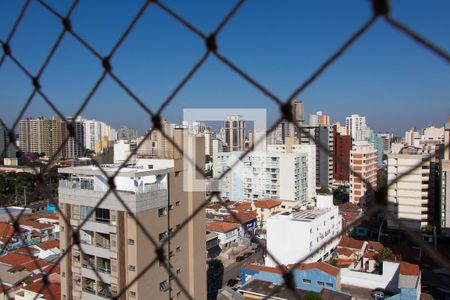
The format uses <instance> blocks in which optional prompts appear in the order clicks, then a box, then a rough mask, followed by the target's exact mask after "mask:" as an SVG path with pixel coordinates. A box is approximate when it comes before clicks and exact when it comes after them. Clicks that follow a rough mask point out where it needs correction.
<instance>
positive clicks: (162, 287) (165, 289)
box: [159, 280, 169, 292]
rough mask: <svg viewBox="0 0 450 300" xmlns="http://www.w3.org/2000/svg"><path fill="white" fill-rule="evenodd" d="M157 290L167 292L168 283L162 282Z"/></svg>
mask: <svg viewBox="0 0 450 300" xmlns="http://www.w3.org/2000/svg"><path fill="white" fill-rule="evenodd" d="M159 290H160V291H161V292H166V291H168V290H169V281H167V280H164V281H163V282H160V283H159Z"/></svg>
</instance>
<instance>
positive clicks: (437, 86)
mask: <svg viewBox="0 0 450 300" xmlns="http://www.w3.org/2000/svg"><path fill="white" fill-rule="evenodd" d="M199 4H201V5H200V7H201V8H202V9H200V10H194V9H192V8H191V7H189V6H188V5H186V4H183V3H177V2H174V1H170V2H168V3H167V5H168V6H169V7H171V8H172V9H173V10H174V11H176V12H178V13H180V14H181V15H183V16H184V17H185V18H186V19H187V20H189V21H190V22H192V23H193V24H194V25H196V26H198V27H199V28H200V29H201V30H203V31H204V32H206V33H208V32H210V31H212V30H213V28H214V27H215V26H217V24H218V22H219V20H220V18H222V17H223V15H225V14H226V13H227V12H228V10H229V9H230V8H231V6H232V3H223V2H215V3H208V2H205V3H204V2H201V3H200V2H199ZM271 4H272V2H268V1H263V2H258V6H256V4H255V3H253V2H248V3H245V4H244V6H243V8H242V10H240V11H239V13H238V14H237V15H236V16H235V17H234V18H233V20H232V21H231V22H230V23H229V24H228V25H227V26H226V27H225V28H224V31H223V33H221V35H220V36H219V39H218V42H219V49H220V51H221V52H223V54H224V55H225V56H226V57H227V58H229V59H230V60H231V61H232V62H233V63H235V64H236V65H238V66H239V67H241V68H242V69H243V70H244V71H246V72H248V73H249V74H250V75H251V76H252V77H254V78H255V79H256V80H257V81H259V82H260V83H261V84H263V85H265V86H266V87H267V88H268V89H269V90H271V91H273V92H274V93H275V94H276V95H277V96H279V97H280V98H281V99H285V98H286V97H287V96H288V95H290V93H291V92H292V91H293V90H294V89H295V88H296V87H297V86H298V85H299V84H300V83H301V82H302V81H303V80H304V79H306V78H307V77H308V76H309V75H310V74H311V73H312V71H313V70H314V69H315V68H317V66H318V65H320V64H321V63H322V62H323V60H324V59H325V58H326V57H327V56H328V55H329V54H331V53H332V52H333V51H335V50H336V49H337V48H338V46H339V45H340V44H341V43H342V42H343V41H345V40H346V39H347V38H348V37H349V36H350V35H351V34H352V33H353V32H354V31H355V30H356V29H357V28H358V26H360V25H361V24H362V23H363V22H364V21H365V20H367V19H368V18H369V16H370V13H371V6H370V3H365V2H361V1H354V2H350V3H348V4H346V5H342V4H334V3H327V6H328V7H329V9H327V10H321V8H322V7H323V4H321V3H309V4H299V3H287V4H284V5H283V6H281V5H271ZM20 5H21V3H19V2H17V3H12V4H10V5H7V7H5V8H4V9H1V10H0V11H1V12H0V16H1V18H0V20H1V21H0V22H1V23H0V25H1V26H0V36H1V37H2V38H3V37H4V36H5V35H6V33H7V31H8V30H9V29H10V27H11V25H12V22H13V18H12V17H13V16H14V15H15V14H16V13H17V10H18V9H19V8H20ZM52 5H53V6H55V7H56V9H58V11H59V12H61V13H64V12H65V11H66V9H67V6H68V5H69V3H68V2H64V3H63V2H55V3H52ZM105 5H106V4H105V3H99V2H96V3H88V2H85V3H83V2H82V3H81V4H80V5H79V7H77V9H76V10H75V11H74V15H73V16H72V18H71V19H72V23H73V27H74V30H75V31H76V32H77V33H79V35H80V36H82V37H83V38H85V39H86V40H87V41H88V42H89V43H92V45H93V46H94V47H95V48H97V49H98V51H100V52H101V53H102V54H104V53H107V51H109V49H110V48H111V46H112V45H113V44H114V43H115V42H116V41H117V39H118V38H119V36H120V33H121V32H123V31H124V29H125V28H126V24H127V23H128V22H129V21H130V20H131V18H132V17H133V16H134V14H135V13H136V12H137V10H138V8H139V5H140V3H137V2H136V3H132V4H128V5H126V6H121V4H120V3H108V4H107V5H108V14H104V15H99V14H97V13H96V12H97V11H99V10H101V9H103V8H104V6H105ZM391 6H392V14H393V15H394V16H396V17H398V18H399V19H401V20H402V21H404V22H405V23H406V24H407V25H408V26H411V27H412V28H413V29H416V30H417V31H418V32H420V33H421V34H423V35H424V36H427V37H428V38H429V39H430V40H431V41H432V42H435V43H436V44H438V45H439V46H440V47H442V48H443V49H448V48H449V47H450V42H449V41H448V39H447V38H446V35H445V31H444V30H443V28H448V27H449V26H450V21H449V20H448V18H446V16H445V11H448V8H449V6H450V4H449V3H448V2H446V1H441V2H436V3H434V5H433V6H427V5H426V3H423V2H419V1H411V2H408V5H405V4H403V3H401V2H393V3H392V5H391ZM196 7H198V6H196ZM266 8H267V9H266ZM268 8H270V9H268ZM424 10H426V11H427V14H423V13H422V12H423V11H424ZM308 11H313V12H314V13H312V14H310V13H305V12H308ZM316 12H317V14H316ZM204 14H207V15H208V16H209V17H208V18H203V17H202V16H203V15H204ZM80 16H83V19H80ZM119 16H120V18H119ZM249 16H251V17H252V18H251V20H252V21H251V22H249V19H248V17H249ZM281 16H283V18H281ZM343 16H344V17H343ZM275 20H276V22H275ZM332 23H333V24H336V26H330V25H329V24H332ZM32 24H33V26H31V25H32ZM161 24H162V25H163V26H161ZM156 25H157V26H156ZM312 27H314V30H312V29H311V28H312ZM154 28H157V29H158V28H161V30H155V29H154ZM59 31H60V25H59V24H58V23H57V21H56V20H55V19H54V17H53V16H51V15H49V14H48V13H47V12H46V11H45V10H44V9H42V8H41V7H39V5H36V4H35V3H33V2H32V3H31V4H30V10H29V11H28V12H27V14H26V15H25V17H24V20H23V26H20V27H19V28H18V31H17V34H16V35H15V36H14V38H13V39H12V41H11V48H12V51H13V53H14V54H15V55H16V56H17V57H18V59H20V60H21V61H22V62H23V63H24V65H25V66H26V67H28V68H29V69H30V70H31V71H32V72H35V71H36V70H37V69H38V68H39V67H40V64H41V62H42V61H43V59H44V58H45V53H47V52H48V50H49V48H50V47H51V45H52V43H53V42H54V40H55V39H56V37H57V34H58V33H59ZM113 33H114V34H113ZM263 33H264V34H263ZM249 36H251V38H250V39H249V38H248V37H249ZM297 36H298V39H296V38H295V37H297ZM268 38H270V40H271V43H268ZM30 42H31V43H33V44H34V45H35V47H34V49H33V52H30V51H28V45H29V44H30ZM155 44H156V45H157V46H156V47H154V46H153V45H155ZM180 45H186V46H183V51H182V52H180V51H178V49H179V46H180ZM138 46H139V47H138ZM287 46H288V47H287ZM162 49H166V50H165V51H161V50H162ZM203 52H204V45H203V43H202V41H201V40H199V39H198V38H197V37H196V36H195V35H193V34H192V33H190V32H188V31H187V30H185V29H184V28H182V27H179V25H178V24H177V23H176V22H174V21H173V20H171V19H170V18H169V17H168V16H167V15H165V14H164V13H163V12H162V11H161V10H160V9H159V8H156V7H150V9H149V10H148V12H146V13H145V15H144V16H143V18H142V20H140V21H139V22H138V24H137V26H136V28H135V29H134V30H133V31H132V33H131V34H130V36H129V37H128V38H127V40H126V41H125V43H124V44H123V46H122V47H120V48H119V50H118V52H117V56H115V57H114V58H113V60H112V66H113V69H114V71H115V72H116V73H117V74H118V76H119V77H120V78H121V79H123V81H124V82H125V83H127V84H130V86H131V88H132V89H133V90H135V91H136V94H137V95H138V96H139V97H141V98H142V99H143V100H144V102H145V103H146V104H147V105H148V106H149V107H151V108H153V109H156V108H157V107H159V105H160V104H161V103H162V102H163V101H164V100H165V98H167V96H168V95H169V94H170V92H171V91H172V89H173V88H174V87H175V86H176V84H177V83H178V82H180V81H181V79H182V78H183V77H184V76H185V75H186V73H187V72H188V71H189V69H190V68H191V67H192V66H193V65H194V63H195V62H196V61H198V59H199V58H200V57H201V55H202V53H203ZM422 52H423V53H422ZM380 53H385V54H386V53H390V54H391V55H385V54H384V55H382V56H381V55H380ZM268 57H270V58H271V59H270V61H268V60H267V58H268ZM2 67H3V68H4V72H0V90H1V91H2V94H1V96H2V97H1V99H2V100H1V101H2V102H1V103H2V106H3V107H5V108H4V110H2V115H1V118H2V120H3V121H4V122H5V123H6V124H7V125H8V126H10V125H11V124H12V122H13V121H14V117H15V116H17V114H18V112H19V108H20V107H21V106H22V105H23V103H24V102H25V99H26V97H27V96H28V95H29V93H30V91H31V84H30V83H29V80H28V79H27V78H25V77H24V76H23V75H22V74H20V70H18V69H17V67H16V66H14V65H13V64H12V62H10V61H8V60H7V61H5V64H4V65H3V66H2ZM101 70H102V68H101V65H100V64H99V63H98V62H97V61H96V60H95V58H94V57H93V56H92V55H91V54H89V53H88V52H86V51H85V50H84V49H82V48H81V47H80V46H79V45H77V44H76V42H75V41H74V39H73V38H72V37H69V36H67V37H65V38H64V39H63V42H62V45H61V48H60V49H58V51H57V52H56V54H55V57H54V58H53V60H52V61H51V63H50V65H49V66H48V68H47V69H46V71H45V72H44V75H43V77H42V80H41V85H42V88H43V90H44V91H45V92H46V94H48V96H49V98H50V99H52V100H54V101H55V105H56V106H57V107H58V108H59V109H61V112H62V113H63V114H64V115H72V114H74V112H75V111H76V109H78V105H79V103H80V102H81V100H82V99H84V97H86V95H87V93H88V91H89V89H90V88H91V87H92V85H93V82H95V80H96V79H97V78H98V76H99V75H100V72H101ZM431 74H432V76H431ZM16 75H17V76H16ZM62 75H63V76H62ZM448 79H450V74H448V71H447V69H446V66H445V65H444V64H442V62H441V60H440V59H439V58H438V57H436V56H434V55H433V54H432V53H427V52H425V51H424V50H423V49H422V48H421V47H419V46H417V45H414V44H412V42H411V41H410V40H409V39H408V38H407V37H404V36H402V35H401V33H399V32H396V31H395V30H392V29H391V28H389V27H388V26H387V25H386V24H385V22H383V20H378V21H377V23H376V24H375V26H374V27H373V28H371V29H370V30H369V32H368V34H367V36H366V37H363V38H362V39H361V40H359V41H357V42H356V43H355V45H353V46H352V47H351V48H350V49H349V51H348V54H346V55H344V56H343V57H342V58H341V60H340V61H338V62H337V63H336V64H334V65H333V66H332V67H331V68H330V70H328V71H327V72H325V73H324V74H323V76H322V77H321V78H320V79H319V80H318V82H316V83H314V84H313V85H312V86H310V87H309V88H308V89H307V90H306V91H305V93H304V94H302V95H301V96H300V97H299V98H298V99H299V100H303V101H304V102H305V107H306V115H307V114H309V113H313V112H315V111H323V112H324V113H326V114H329V115H330V116H331V119H332V121H333V122H335V121H340V122H341V123H343V121H344V120H345V117H346V116H347V115H348V112H347V111H346V110H347V108H348V107H349V106H351V107H352V110H353V111H352V113H357V114H360V115H364V116H367V119H368V124H369V126H370V127H371V128H372V129H374V130H375V131H377V132H378V131H389V130H392V131H394V133H396V134H400V133H401V132H404V131H405V130H406V129H408V128H410V127H418V128H421V127H424V126H426V125H427V124H428V123H430V122H432V123H435V124H436V125H437V126H440V125H441V124H443V123H444V122H445V120H446V117H447V113H448V104H447V103H448V101H449V98H448V96H447V95H448V94H449V93H448V92H449V90H448V89H449V87H448V85H447V84H446V83H447V82H448ZM53 82H58V84H57V85H56V84H53ZM17 86H30V90H27V89H21V90H17V89H16V88H15V87H17ZM412 87H413V88H412ZM39 98H40V97H39V96H37V99H35V100H34V101H33V102H32V104H31V106H30V107H29V109H28V110H27V112H26V115H33V116H37V115H50V114H53V112H52V111H51V110H50V109H49V108H48V106H47V104H45V103H44V102H43V101H42V99H39ZM211 100H214V101H211ZM11 103H15V104H18V105H14V106H12V105H10V104H11ZM8 104H9V105H8ZM205 104H208V105H205ZM224 104H226V105H224ZM180 105H183V107H194V108H195V107H205V106H208V107H221V108H222V107H224V106H225V107H224V108H226V107H262V108H267V109H268V110H269V111H270V112H272V113H271V114H270V115H269V116H268V124H269V126H270V124H271V123H272V122H273V121H274V120H275V119H276V118H277V117H278V116H279V113H278V111H279V110H278V108H277V107H276V106H275V105H274V104H273V103H272V102H271V101H270V100H269V99H268V98H267V97H265V96H264V95H262V94H261V93H260V92H259V91H257V90H256V89H255V88H254V87H251V86H250V85H249V84H248V83H247V82H245V81H244V80H243V79H242V78H240V77H239V76H237V75H236V74H233V72H232V71H231V70H230V69H228V68H227V67H225V66H224V65H222V64H221V63H220V62H219V61H218V60H217V59H216V58H214V57H210V58H208V60H207V61H206V63H205V65H204V66H202V67H201V68H200V70H199V71H198V73H197V74H196V75H195V76H194V78H193V80H192V81H191V82H189V83H188V84H187V85H186V86H185V87H184V88H183V90H182V91H181V93H180V94H179V95H178V96H177V97H175V101H174V103H172V104H171V105H169V106H168V107H167V110H166V111H164V112H163V116H164V117H167V119H168V120H170V121H172V122H178V121H179V120H181V115H182V111H181V110H180V109H179V107H180ZM410 105H414V110H413V111H411V112H409V114H410V115H409V116H404V109H405V107H408V106H410ZM386 108H389V109H386ZM124 111H126V112H127V113H126V114H125V113H123V112H124ZM83 116H85V117H87V118H96V119H101V120H105V121H108V122H110V123H111V125H112V126H114V127H120V126H121V125H122V124H127V125H128V126H130V127H132V128H137V129H138V130H139V132H140V133H142V132H144V131H145V130H146V129H148V128H149V127H150V126H151V124H150V122H149V120H148V117H147V116H146V115H145V114H144V112H143V111H142V110H141V109H140V108H139V106H137V105H135V104H134V102H133V101H132V100H131V99H130V98H129V97H128V96H126V95H125V93H124V92H123V91H122V90H120V88H119V87H118V86H117V85H116V84H114V83H113V82H112V81H111V80H110V79H108V78H107V79H106V81H105V82H104V83H103V84H102V87H101V88H100V89H99V90H98V91H97V93H96V94H95V95H94V97H93V100H92V102H91V103H90V104H89V105H88V106H87V108H86V110H85V111H84V112H83Z"/></svg>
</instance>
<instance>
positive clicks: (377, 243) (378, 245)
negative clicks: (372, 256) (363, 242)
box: [367, 241, 384, 251]
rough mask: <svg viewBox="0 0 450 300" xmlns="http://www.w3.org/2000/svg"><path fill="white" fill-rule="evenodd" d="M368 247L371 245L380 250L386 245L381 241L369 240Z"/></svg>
mask: <svg viewBox="0 0 450 300" xmlns="http://www.w3.org/2000/svg"><path fill="white" fill-rule="evenodd" d="M367 247H371V248H373V249H374V250H375V251H380V250H381V249H382V248H383V247H384V245H383V244H382V243H380V242H374V241H369V242H368V243H367Z"/></svg>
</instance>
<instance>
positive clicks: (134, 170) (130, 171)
mask: <svg viewBox="0 0 450 300" xmlns="http://www.w3.org/2000/svg"><path fill="white" fill-rule="evenodd" d="M120 166H121V165H120V164H108V165H101V168H102V169H103V171H104V172H105V173H106V174H108V176H111V175H113V174H115V173H116V172H117V171H118V170H119V169H120ZM172 171H173V168H155V169H149V168H145V167H143V166H136V165H127V166H125V167H123V168H121V169H120V171H119V173H118V174H117V176H119V177H143V176H150V175H160V174H167V173H170V172H172ZM58 173H62V174H74V175H91V176H94V175H100V176H103V175H104V174H103V172H102V171H101V170H100V169H99V168H98V167H97V166H94V165H88V166H76V167H68V168H59V169H58Z"/></svg>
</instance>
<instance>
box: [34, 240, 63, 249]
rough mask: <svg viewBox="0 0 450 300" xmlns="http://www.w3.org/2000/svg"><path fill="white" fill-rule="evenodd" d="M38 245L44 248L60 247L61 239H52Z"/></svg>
mask: <svg viewBox="0 0 450 300" xmlns="http://www.w3.org/2000/svg"><path fill="white" fill-rule="evenodd" d="M36 246H37V247H39V248H41V249H42V250H48V249H53V248H59V241H58V240H51V241H47V242H43V243H40V244H37V245H36Z"/></svg>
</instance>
